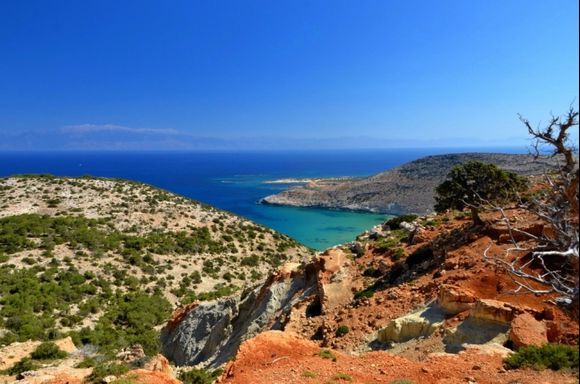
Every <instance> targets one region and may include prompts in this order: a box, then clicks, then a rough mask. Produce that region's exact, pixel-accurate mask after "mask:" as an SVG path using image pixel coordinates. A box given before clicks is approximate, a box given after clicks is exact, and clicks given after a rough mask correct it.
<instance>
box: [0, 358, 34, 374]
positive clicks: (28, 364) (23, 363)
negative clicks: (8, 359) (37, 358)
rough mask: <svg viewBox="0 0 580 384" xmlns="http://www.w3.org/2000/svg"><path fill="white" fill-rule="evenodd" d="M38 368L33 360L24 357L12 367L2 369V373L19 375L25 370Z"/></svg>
mask: <svg viewBox="0 0 580 384" xmlns="http://www.w3.org/2000/svg"><path fill="white" fill-rule="evenodd" d="M38 368H40V366H39V365H37V364H36V363H35V362H33V361H32V359H30V358H29V357H25V358H23V359H22V360H20V361H19V362H17V363H16V364H14V365H13V366H12V367H10V368H8V369H6V370H4V371H3V372H2V373H5V374H8V375H10V376H17V375H20V374H21V373H22V372H27V371H35V370H37V369H38Z"/></svg>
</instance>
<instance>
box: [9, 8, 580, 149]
mask: <svg viewBox="0 0 580 384" xmlns="http://www.w3.org/2000/svg"><path fill="white" fill-rule="evenodd" d="M571 103H573V104H574V105H578V1H577V0H544V1H540V0H522V1H519V0H518V1H516V0H422V1H417V0H411V1H408V0H392V1H388V0H377V1H372V0H351V1H339V0H328V1H307V0H288V1H282V0H275V1H273V0H264V1H248V0H247V1H238V0H229V1H228V0H206V1H195V0H187V1H178V0H171V1H161V0H158V1H146V0H135V1H128V0H127V1H123V0H114V1H106V0H93V1H90V0H83V1H78V0H69V1H61V0H50V1H47V0H43V1H40V0H38V1H29V0H17V1H2V2H1V3H0V149H3V150H10V149H49V148H54V149H75V148H77V149H102V148H108V149H212V148H219V149H224V148H226V149H228V148H229V149H232V148H234V149H235V148H237V149H243V148H246V149H250V148H269V149H276V148H318V147H320V148H341V147H345V148H348V147H353V148H364V147H390V146H405V147H420V146H448V147H449V146H466V145H472V146H482V145H514V144H516V143H524V144H525V139H526V132H525V130H524V129H523V127H522V125H521V124H520V123H519V121H518V119H517V113H521V114H523V115H525V116H527V117H529V118H530V120H531V121H533V122H540V121H545V120H546V119H547V118H548V117H549V114H550V112H553V113H554V114H561V113H563V112H564V111H565V110H566V109H567V108H568V106H569V105H570V104H571Z"/></svg>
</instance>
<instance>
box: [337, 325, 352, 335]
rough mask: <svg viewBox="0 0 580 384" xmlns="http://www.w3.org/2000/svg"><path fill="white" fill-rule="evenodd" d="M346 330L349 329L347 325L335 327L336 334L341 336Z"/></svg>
mask: <svg viewBox="0 0 580 384" xmlns="http://www.w3.org/2000/svg"><path fill="white" fill-rule="evenodd" d="M348 331H349V329H348V326H346V325H341V326H340V327H338V328H337V329H336V336H337V337H342V336H344V335H346V334H347V333H348Z"/></svg>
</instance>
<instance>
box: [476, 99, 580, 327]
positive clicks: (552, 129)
mask: <svg viewBox="0 0 580 384" xmlns="http://www.w3.org/2000/svg"><path fill="white" fill-rule="evenodd" d="M520 120H521V121H522V123H523V124H524V125H525V126H526V128H527V129H528V132H529V133H530V135H531V136H532V138H533V140H534V145H533V150H534V154H535V156H536V158H537V157H541V156H553V157H554V156H558V157H559V158H562V159H563V162H561V163H560V164H559V166H558V169H557V172H555V173H553V174H548V173H546V174H545V175H544V178H545V184H546V188H543V189H542V190H541V191H540V192H539V193H536V195H535V196H534V197H533V198H531V199H529V200H528V201H526V202H525V203H524V202H522V201H520V207H523V208H525V209H526V210H528V211H529V212H531V213H532V214H534V215H535V216H536V217H538V218H540V219H541V221H543V222H544V231H543V232H542V233H541V234H535V235H534V234H531V233H528V232H526V231H522V230H520V229H517V228H515V227H514V226H512V225H511V224H510V220H509V218H508V217H507V215H506V213H505V210H504V209H503V208H502V207H499V206H495V207H494V209H495V210H497V211H498V212H500V214H501V216H502V220H503V221H504V222H505V223H506V225H507V228H508V230H509V234H510V237H511V243H512V247H510V248H509V249H507V250H506V252H505V254H503V255H502V256H501V257H500V256H491V255H489V249H490V248H488V249H487V250H486V251H485V252H484V257H485V258H486V260H488V261H490V262H492V263H494V264H495V265H498V266H500V267H502V268H503V269H505V270H506V271H507V272H508V273H509V275H510V276H511V277H512V279H513V281H514V282H515V283H516V284H517V285H518V289H517V291H519V290H522V289H524V290H527V291H529V292H532V293H535V294H554V293H555V294H557V295H558V296H559V297H557V298H556V299H555V302H556V303H558V304H564V305H570V304H573V308H574V309H573V310H574V313H575V314H576V316H577V313H576V311H577V309H578V293H579V288H578V281H579V278H578V273H579V271H580V270H579V256H578V246H579V233H578V206H579V191H578V189H579V188H578V186H579V179H580V173H579V170H578V160H577V158H576V157H575V151H574V148H573V146H572V144H571V142H570V135H572V134H573V135H576V137H578V111H576V110H575V109H574V108H572V107H571V108H570V109H569V110H568V112H567V113H566V114H565V115H564V116H561V117H554V116H552V118H551V119H550V121H549V122H548V124H547V126H546V127H544V128H533V127H532V126H531V124H530V122H529V121H528V120H527V119H525V118H523V117H522V116H520ZM546 147H548V148H549V149H550V152H549V154H548V155H544V154H545V153H546V152H545V148H546ZM488 203H489V202H488ZM521 238H524V239H526V240H531V241H527V242H526V243H525V244H533V245H532V246H529V245H528V246H522V245H521V244H522V242H521V241H519V242H518V241H516V239H521Z"/></svg>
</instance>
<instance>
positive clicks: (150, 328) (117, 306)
mask: <svg viewBox="0 0 580 384" xmlns="http://www.w3.org/2000/svg"><path fill="white" fill-rule="evenodd" d="M170 313H171V304H170V303H169V302H168V301H167V300H166V299H165V298H164V297H162V296H160V295H158V294H153V295H148V294H145V293H142V292H137V293H131V294H126V295H122V294H120V295H116V296H115V297H113V298H112V300H111V303H110V304H109V307H108V308H107V311H106V312H105V314H104V315H103V316H101V318H99V320H98V321H97V323H96V325H95V327H94V328H93V329H90V328H83V329H81V330H80V331H75V332H71V336H72V337H73V340H75V343H77V344H92V345H95V346H97V347H99V348H100V352H101V353H103V354H105V355H107V356H112V355H114V353H115V352H116V351H118V350H120V349H122V348H126V347H128V346H131V345H134V344H140V345H141V346H142V347H143V350H144V351H145V354H146V355H147V356H153V355H154V354H156V353H157V352H158V351H159V334H158V332H157V331H156V330H155V329H154V327H155V326H156V325H159V324H161V323H163V322H164V321H165V320H166V319H167V317H168V316H169V315H170Z"/></svg>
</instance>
